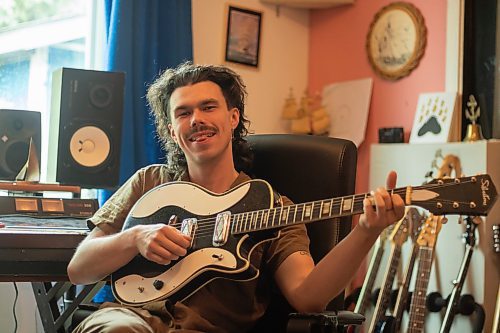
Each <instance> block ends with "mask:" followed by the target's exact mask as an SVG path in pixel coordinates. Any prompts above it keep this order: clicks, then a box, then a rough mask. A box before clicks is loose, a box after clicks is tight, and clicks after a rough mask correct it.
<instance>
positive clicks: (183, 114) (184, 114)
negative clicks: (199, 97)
mask: <svg viewBox="0 0 500 333" xmlns="http://www.w3.org/2000/svg"><path fill="white" fill-rule="evenodd" d="M177 116H178V117H187V116H189V111H188V110H186V111H181V112H179V113H178V114H177Z"/></svg>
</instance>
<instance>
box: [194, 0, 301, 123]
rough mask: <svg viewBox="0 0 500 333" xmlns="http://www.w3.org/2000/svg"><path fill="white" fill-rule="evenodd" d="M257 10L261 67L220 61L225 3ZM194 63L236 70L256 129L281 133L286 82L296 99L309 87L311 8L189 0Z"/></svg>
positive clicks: (251, 1)
mask: <svg viewBox="0 0 500 333" xmlns="http://www.w3.org/2000/svg"><path fill="white" fill-rule="evenodd" d="M229 4H231V5H233V6H236V7H241V8H247V9H251V10H254V11H260V12H262V13H263V15H262V23H261V24H262V28H261V29H262V30H261V44H260V56H259V67H258V68H255V67H251V66H245V65H239V64H236V63H229V62H225V61H224V49H225V38H226V36H225V32H226V22H227V7H228V5H229ZM192 12H193V48H194V62H195V63H200V64H224V65H227V66H228V67H231V68H232V69H234V70H235V71H236V72H238V73H239V74H240V75H241V76H242V78H243V80H244V81H245V84H246V85H247V90H248V102H247V108H246V114H247V116H248V118H249V119H250V121H251V126H250V129H251V130H252V131H253V132H255V133H284V132H286V128H287V126H288V124H287V123H286V122H285V121H282V120H281V119H280V113H281V109H282V106H283V103H284V100H285V98H286V97H287V96H288V93H289V89H290V87H292V88H293V90H294V94H295V96H296V97H297V98H299V97H300V96H301V94H302V93H303V91H304V90H305V88H306V86H307V79H308V76H307V64H308V49H309V11H308V10H304V9H290V8H286V7H280V8H279V11H278V10H277V8H276V6H273V5H264V4H261V3H260V2H259V1H258V0H240V1H233V2H229V1H223V0H192Z"/></svg>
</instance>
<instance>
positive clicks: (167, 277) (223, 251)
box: [111, 175, 497, 306]
mask: <svg viewBox="0 0 500 333" xmlns="http://www.w3.org/2000/svg"><path fill="white" fill-rule="evenodd" d="M391 192H392V193H394V194H399V195H401V197H402V198H403V200H404V201H405V203H406V204H407V205H417V206H420V207H422V208H425V209H428V210H430V211H432V212H433V213H434V214H437V215H443V214H468V215H485V214H487V213H488V211H489V210H490V209H491V207H492V205H493V203H494V201H495V200H496V196H497V192H496V189H495V186H494V184H493V183H492V181H491V178H490V176H489V175H478V176H474V177H464V178H457V179H443V180H436V181H432V182H430V183H428V184H425V185H422V186H416V187H411V186H408V187H403V188H398V189H393V190H391ZM365 198H369V199H371V200H372V201H373V198H372V197H371V195H370V194H369V193H365V194H360V195H350V196H344V197H340V198H332V199H325V200H318V201H312V202H306V203H301V204H296V205H290V206H283V207H281V206H276V202H277V201H278V200H276V198H275V197H274V191H273V190H272V188H271V186H270V185H269V183H267V182H266V181H264V180H259V179H255V180H250V181H248V182H245V183H243V184H240V185H239V186H237V187H235V188H233V189H231V190H229V191H227V192H225V193H223V194H215V193H212V192H210V191H208V190H206V189H204V188H202V187H200V186H197V185H196V184H192V183H187V182H171V183H167V184H163V185H160V186H158V187H155V188H153V189H151V190H150V191H148V192H147V193H146V194H144V195H143V196H142V197H141V198H140V199H139V200H138V201H137V202H136V204H135V205H134V206H133V207H132V209H131V211H130V212H129V214H128V216H127V218H126V220H125V223H124V226H123V230H125V229H128V228H132V227H134V226H136V225H141V224H142V225H144V224H156V223H166V222H167V221H168V220H169V218H170V217H171V216H172V215H176V216H177V217H178V220H179V221H180V223H179V224H178V225H175V227H177V228H179V230H180V232H182V233H183V234H185V235H189V236H191V238H192V243H191V246H190V248H189V250H188V253H187V255H186V256H184V257H182V258H180V259H179V260H176V261H172V262H171V263H170V264H168V265H159V264H156V263H154V262H151V261H149V260H147V259H145V258H144V257H142V256H140V255H138V256H136V257H135V258H134V259H132V260H131V261H130V262H129V263H128V264H126V265H125V266H123V267H122V268H120V269H119V270H117V271H116V272H114V273H112V274H111V286H112V290H113V293H114V295H115V297H116V299H117V300H118V301H119V302H121V303H123V304H128V305H131V306H140V305H142V304H145V303H148V302H151V301H157V300H162V299H166V298H168V299H170V301H171V302H173V303H175V302H176V301H181V300H184V299H186V298H187V297H189V296H190V295H192V294H193V293H194V292H196V291H197V290H198V289H199V288H201V287H203V286H204V285H205V284H207V283H209V282H210V281H211V280H213V279H216V278H227V279H233V280H250V279H255V278H256V277H257V276H258V275H259V271H258V269H257V268H255V267H253V266H252V265H251V263H250V260H249V258H250V256H251V253H252V251H253V250H254V249H255V247H256V246H257V245H258V244H260V243H262V242H264V241H268V240H271V239H274V238H276V237H279V229H280V228H282V227H285V226H288V225H294V224H298V223H311V222H315V221H320V220H326V219H332V218H337V217H341V216H350V215H354V214H361V213H362V212H363V200H364V199H365Z"/></svg>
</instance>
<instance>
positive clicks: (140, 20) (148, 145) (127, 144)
mask: <svg viewBox="0 0 500 333" xmlns="http://www.w3.org/2000/svg"><path fill="white" fill-rule="evenodd" d="M105 18H106V27H107V36H106V37H107V68H106V69H107V70H109V71H123V72H125V73H126V74H125V103H124V110H123V111H124V112H123V127H122V142H121V160H120V184H123V183H124V182H125V181H126V180H127V179H128V178H129V177H130V176H131V175H132V174H133V173H134V172H135V171H136V170H137V169H139V168H141V167H143V166H146V165H148V164H152V163H159V162H163V161H164V159H163V157H164V155H165V154H164V152H163V151H162V149H161V147H160V145H159V143H158V142H157V138H156V132H155V126H154V121H153V118H152V117H150V115H149V108H148V107H147V102H146V98H145V96H146V91H147V87H148V85H149V84H151V83H152V82H153V81H154V79H155V77H157V76H158V74H159V73H160V72H161V71H163V70H165V69H166V68H168V67H174V66H176V65H178V64H179V63H181V62H183V61H186V60H192V58H193V47H192V30H191V1H189V0H105ZM111 194H112V192H111V191H106V190H101V191H99V202H100V203H101V204H102V203H103V202H104V201H105V200H107V198H109V196H110V195H111Z"/></svg>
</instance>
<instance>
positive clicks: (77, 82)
mask: <svg viewBox="0 0 500 333" xmlns="http://www.w3.org/2000/svg"><path fill="white" fill-rule="evenodd" d="M124 88H125V74H124V73H118V72H103V71H93V70H83V69H73V68H61V69H58V70H56V71H55V72H54V73H53V75H52V101H51V113H50V131H49V157H48V158H49V159H48V170H47V179H48V181H56V182H59V183H61V184H67V185H78V186H82V187H85V188H113V187H116V186H117V185H118V180H119V178H118V177H119V169H120V142H121V132H122V115H123V94H124Z"/></svg>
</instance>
